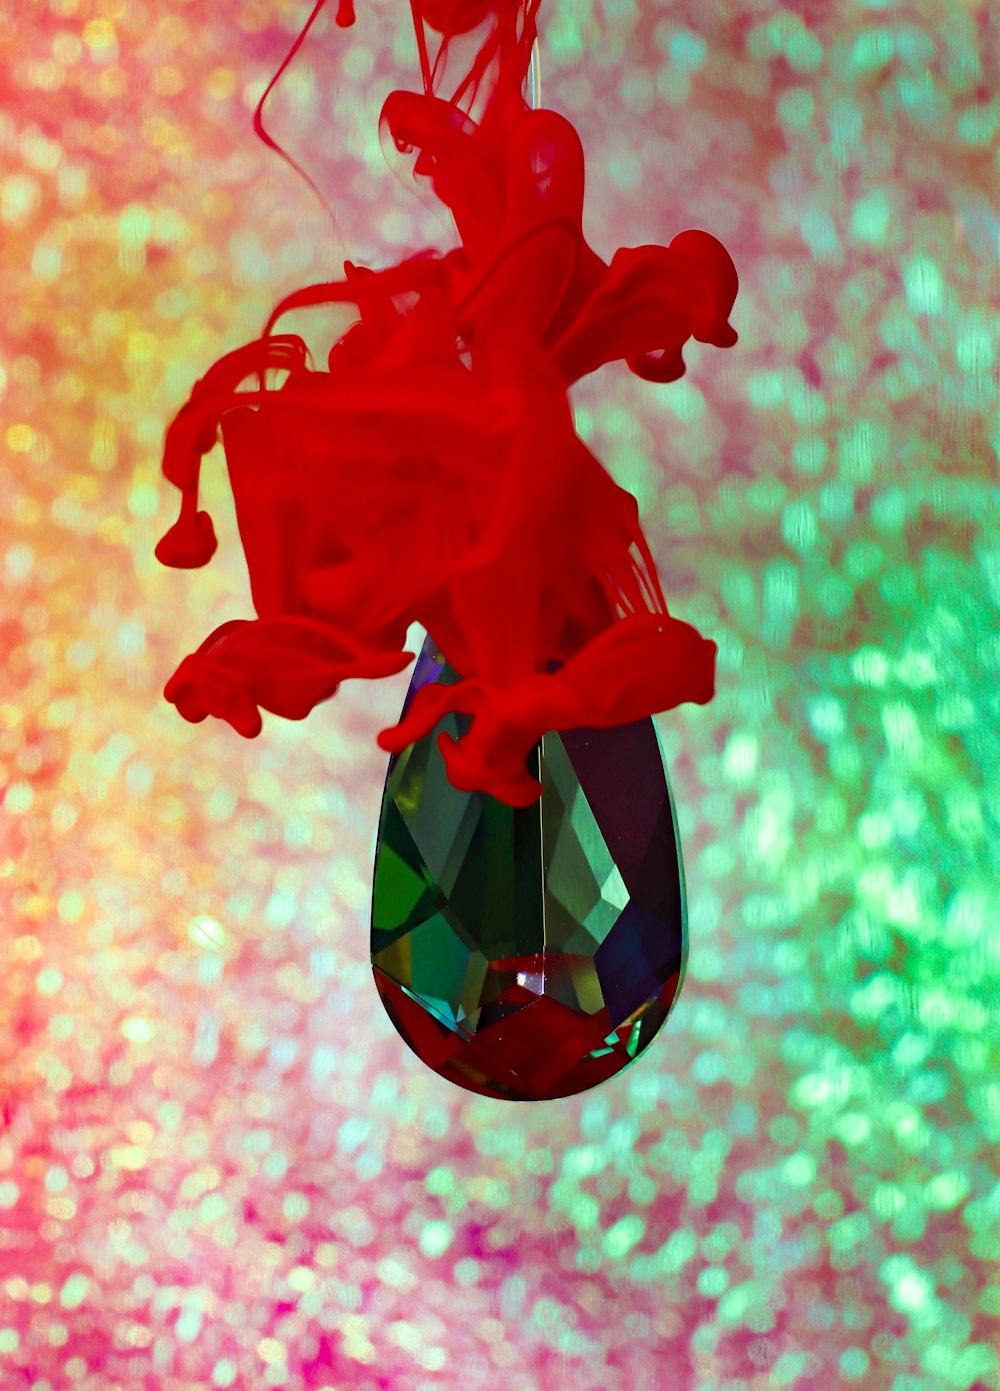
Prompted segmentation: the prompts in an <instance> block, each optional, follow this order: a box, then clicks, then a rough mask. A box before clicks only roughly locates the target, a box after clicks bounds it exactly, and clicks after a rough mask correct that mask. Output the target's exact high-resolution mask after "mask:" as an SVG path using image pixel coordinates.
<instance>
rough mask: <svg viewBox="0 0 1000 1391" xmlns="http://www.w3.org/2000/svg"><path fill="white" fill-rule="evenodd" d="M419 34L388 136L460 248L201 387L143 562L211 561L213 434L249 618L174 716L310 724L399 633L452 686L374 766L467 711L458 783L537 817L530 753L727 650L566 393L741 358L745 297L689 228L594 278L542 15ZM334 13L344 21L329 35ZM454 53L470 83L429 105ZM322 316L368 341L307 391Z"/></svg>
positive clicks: (616, 259)
mask: <svg viewBox="0 0 1000 1391" xmlns="http://www.w3.org/2000/svg"><path fill="white" fill-rule="evenodd" d="M321 8H322V4H318V5H317V6H316V7H315V9H314V11H313V14H312V16H311V17H310V21H309V24H311V23H312V20H313V19H314V18H315V17H316V15H317V14H318V13H319V11H320V9H321ZM413 11H414V17H415V20H416V27H417V37H418V47H419V54H420V61H421V69H422V73H423V77H424V90H423V91H422V92H419V93H414V92H393V93H392V94H391V95H390V96H389V98H388V100H387V101H386V103H385V106H384V108H383V113H382V128H383V132H384V134H385V135H386V137H387V140H388V141H390V142H391V143H392V144H393V145H394V146H395V148H396V150H397V151H399V152H401V153H405V154H409V155H412V156H414V163H413V173H414V177H415V178H419V179H421V180H423V181H426V183H427V184H428V185H429V186H430V188H431V190H432V191H433V193H434V195H435V196H436V198H438V199H439V200H440V201H441V202H442V203H443V204H444V205H445V206H446V207H448V208H449V209H450V211H451V213H452V215H453V217H454V221H455V225H456V228H457V231H458V234H459V237H460V245H459V246H458V247H457V248H455V249H454V250H452V251H449V252H448V253H447V254H444V255H442V254H439V253H437V252H433V251H427V252H425V253H421V254H420V255H417V256H412V257H409V258H408V259H406V260H404V261H402V262H401V263H400V264H398V265H396V266H392V267H390V268H388V269H386V270H380V271H374V270H369V269H366V268H363V267H358V266H355V265H353V264H352V263H351V262H347V263H346V264H345V267H344V278H343V279H342V280H338V281H333V282H330V283H327V284H322V285H313V286H309V287H307V288H305V289H303V290H301V291H298V292H297V293H295V294H292V295H290V296H289V297H288V298H286V299H285V300H283V301H282V302H281V303H280V304H279V305H278V306H277V308H276V309H275V311H274V313H273V314H272V316H271V319H270V320H269V322H268V324H267V326H266V328H265V331H264V335H263V336H262V337H261V338H260V339H259V340H257V341H256V342H254V343H250V344H248V345H246V346H245V347H243V348H240V349H238V350H237V351H236V352H233V353H229V354H228V355H227V356H226V357H224V358H223V359H222V360H221V361H220V362H218V363H216V364H215V366H214V367H212V368H211V369H210V370H209V371H208V372H207V373H206V375H205V377H204V378H203V379H202V380H201V381H200V382H198V383H197V384H196V386H195V388H194V390H193V392H192V393H191V397H190V400H189V401H188V402H187V404H186V405H185V406H184V407H183V409H182V410H181V411H180V413H179V414H178V416H177V417H176V419H175V420H174V422H173V423H172V425H171V426H170V428H169V430H168V432H167V438H166V445H165V451H164V460H163V470H164V473H165V475H166V477H167V478H168V479H169V480H170V481H171V482H172V483H173V484H175V485H176V487H177V488H178V489H179V490H180V492H181V498H182V500H181V509H180V516H179V518H178V521H177V522H176V523H175V524H174V526H173V527H171V529H170V530H169V531H168V532H167V534H166V535H165V536H164V537H163V538H162V540H161V541H160V543H159V545H158V546H157V552H156V553H157V556H158V557H159V559H160V560H161V561H163V562H164V564H167V565H172V566H179V567H192V566H199V565H203V564H205V563H206V562H207V561H208V560H209V559H210V557H211V555H212V553H213V552H214V550H215V546H216V541H215V535H214V531H213V528H212V523H211V520H210V518H209V516H208V514H207V513H206V512H204V511H200V510H199V508H198V478H199V469H200V464H201V459H202V457H203V456H204V455H205V454H207V453H208V452H209V451H210V450H211V449H212V447H213V446H214V444H215V443H216V440H217V436H218V433H219V430H220V427H221V432H222V439H223V443H224V445H225V449H226V457H227V461H228V465H229V473H230V480H231V483H232V487H233V492H234V496H235V500H236V510H237V516H238V521H239V527H240V535H241V538H242V541H243V546H244V550H245V552H246V557H247V563H248V566H249V571H250V580H251V587H252V593H253V600H254V605H255V607H256V610H257V615H258V617H257V618H256V619H254V620H248V621H238V622H233V623H227V624H224V625H223V626H222V627H221V628H219V629H217V630H216V631H215V632H214V633H212V634H211V636H210V637H209V638H208V639H207V640H206V641H205V642H204V643H203V644H202V645H201V647H200V648H198V650H197V651H196V652H195V653H193V654H192V655H190V656H188V657H186V658H185V659H184V661H183V662H182V663H181V666H180V668H179V669H178V671H177V673H176V674H175V675H174V677H172V678H171V680H170V682H168V684H167V687H166V695H167V698H168V699H169V700H171V701H173V702H174V703H175V704H176V705H177V707H178V709H179V710H180V712H181V714H182V715H184V716H185V718H187V719H191V720H198V719H203V718H205V716H206V715H208V714H212V715H216V716H218V717H220V718H222V719H225V720H228V721H229V722H230V723H231V724H232V725H233V727H234V728H235V729H237V730H238V731H239V732H240V733H241V734H244V735H247V736H249V737H252V736H253V735H255V734H257V733H258V732H259V730H260V728H261V718H260V710H261V709H264V710H270V711H272V712H274V713H276V714H279V715H283V716H284V717H286V718H289V719H301V718H303V717H304V716H305V715H306V714H307V713H308V712H309V711H310V710H311V709H312V708H313V707H314V706H315V705H316V704H317V703H318V702H320V701H322V700H326V699H328V698H329V697H330V696H331V695H333V694H334V692H335V691H336V690H337V688H338V686H339V684H340V682H341V681H344V680H346V679H348V678H352V677H366V678H367V677H378V676H383V675H387V674H389V673H391V672H395V671H398V670H400V669H401V668H402V667H403V666H405V665H406V664H407V663H408V662H409V661H410V660H411V655H412V654H410V653H408V652H406V651H405V648H404V643H405V635H406V631H407V629H408V627H409V625H410V624H411V623H413V622H414V621H416V622H419V623H421V624H422V625H423V626H424V627H425V628H426V629H427V630H428V631H429V632H431V633H432V634H433V635H434V638H435V640H436V642H437V643H438V645H439V646H440V648H441V650H442V651H443V652H444V653H445V655H446V657H447V658H448V660H449V662H450V663H451V665H452V666H453V667H454V668H455V669H456V670H458V671H460V672H461V673H462V674H463V677H464V678H465V679H464V680H463V681H461V682H460V683H458V684H457V685H455V686H451V687H448V688H447V689H442V688H437V687H433V688H428V689H427V691H426V692H421V693H420V695H419V696H418V697H417V699H416V700H415V701H414V702H413V704H412V706H411V708H410V710H409V711H408V713H407V716H406V719H405V720H403V721H402V722H401V723H400V724H399V725H397V726H396V727H394V728H393V729H390V730H386V731H383V733H382V735H381V736H380V743H381V744H382V746H383V747H384V748H386V749H399V748H401V747H403V746H405V744H406V743H408V742H410V741H411V740H413V739H415V738H417V737H419V736H420V735H421V734H423V733H425V732H426V731H427V730H429V729H431V728H433V726H434V725H435V723H436V722H437V720H438V718H439V717H440V715H441V713H442V709H443V708H444V707H443V706H442V702H445V704H446V706H447V708H449V709H458V710H461V711H463V712H464V713H466V714H468V715H469V716H471V725H470V728H469V731H468V733H467V734H465V735H464V737H463V738H461V739H459V740H458V741H457V742H456V743H454V744H452V743H449V744H448V745H447V747H446V748H445V749H444V750H443V751H444V754H445V757H446V759H447V764H448V773H449V776H450V777H451V779H452V781H453V782H454V783H455V785H456V786H458V787H461V788H464V789H478V790H482V791H485V792H488V793H491V794H492V795H494V796H496V797H498V798H500V799H502V800H504V801H507V802H509V803H511V804H512V805H526V804H528V803H530V802H532V801H535V800H537V798H538V796H539V795H540V791H541V789H540V785H539V784H538V783H537V782H536V781H535V780H534V779H532V778H531V777H530V776H529V775H528V774H527V773H526V771H525V757H526V755H527V753H528V752H529V750H530V749H531V748H533V746H534V745H535V743H536V742H537V740H538V739H539V737H540V736H541V735H542V734H543V733H545V732H546V731H548V730H550V729H569V728H576V727H580V726H584V725H589V726H608V725H613V724H618V723H623V722H626V721H631V720H635V719H638V718H641V717H644V716H646V715H649V714H653V713H655V712H657V711H662V710H665V709H668V708H671V707H672V706H674V705H676V704H678V703H679V702H681V701H686V700H693V701H696V702H699V703H703V702H705V701H707V700H709V699H710V698H711V696H712V692H713V687H714V660H715V644H714V643H712V642H709V641H707V640H705V639H704V638H702V637H701V636H700V635H699V634H698V633H697V632H696V631H695V630H694V629H693V628H691V627H689V626H688V625H687V624H684V623H681V622H679V621H678V620H676V619H674V618H672V617H671V616H670V615H669V614H668V612H667V607H666V604H665V602H664V599H663V594H662V592H661V589H660V584H659V580H658V578H657V574H656V567H655V564H654V562H653V558H652V556H651V554H650V552H649V548H648V545H647V543H646V540H645V537H644V536H643V533H642V530H641V528H640V525H639V517H638V508H637V505H636V502H635V499H634V498H633V497H632V496H631V495H630V494H629V493H627V492H626V491H625V490H624V489H622V488H620V487H619V486H618V485H617V484H616V483H615V482H614V481H613V479H612V478H611V477H610V475H609V474H608V473H607V471H606V470H605V469H604V467H603V466H602V464H601V463H600V462H599V460H598V459H597V458H595V456H594V455H593V454H592V453H591V452H590V451H589V450H588V449H587V447H586V445H585V444H584V443H583V441H582V440H581V439H580V437H579V436H578V435H577V433H576V430H575V428H574V424H573V416H572V412H571V409H570V405H569V401H568V397H567V388H568V387H569V386H570V385H571V384H572V383H573V382H574V381H576V380H577V379H578V378H579V377H581V376H582V375H584V374H585V373H588V372H591V371H594V370H595V369H596V368H597V367H599V366H601V365H602V364H603V363H605V362H610V361H612V360H615V359H625V361H626V362H627V363H628V365H629V367H630V368H631V369H632V371H634V372H636V373H637V374H638V375H639V376H641V377H644V378H646V379H647V380H651V381H657V382H669V381H673V380H676V379H677V378H678V377H680V376H681V375H682V373H683V371H684V362H683V358H682V356H681V351H682V348H683V346H684V344H685V343H686V342H687V341H688V339H690V338H692V337H693V338H695V339H697V340H698V341H700V342H703V343H712V344H715V345H717V346H719V347H728V346H730V345H731V344H732V343H734V342H735V341H736V334H735V332H734V331H733V329H732V328H731V326H730V325H729V322H728V315H729V312H730V310H731V308H732V305H733V302H734V299H735V296H736V291H737V277H736V272H735V269H734V267H733V263H732V261H731V260H730V258H729V255H728V253H727V252H726V250H725V248H724V247H723V246H722V245H721V243H720V242H718V241H716V240H715V238H714V237H712V236H710V235H709V234H708V233H707V232H701V231H688V232H682V233H681V234H680V235H679V236H677V237H675V238H674V239H673V241H672V242H671V243H670V245H669V246H668V247H663V246H643V247H634V248H625V249H622V250H619V251H617V252H616V253H615V255H614V256H613V258H612V260H611V262H610V264H606V263H605V262H604V261H603V260H601V258H600V257H599V256H598V255H597V254H596V253H595V252H594V251H593V250H592V249H591V247H590V246H589V245H588V244H587V242H586V240H585V239H584V236H583V231H582V225H581V219H582V213H583V192H584V158H583V150H582V147H581V144H580V140H579V137H578V136H577V133H576V131H575V130H574V128H573V126H572V125H571V124H570V122H569V121H567V120H566V119H565V118H564V117H562V116H559V115H557V114H556V113H555V112H552V111H545V110H540V111H532V110H530V109H529V108H528V106H527V105H526V103H525V100H524V97H523V90H524V86H525V81H526V77H527V71H528V65H529V61H530V56H531V50H532V45H533V43H534V38H535V19H536V15H537V11H538V0H413ZM352 17H353V12H352V10H351V7H350V6H349V5H348V4H346V3H342V4H341V8H340V10H339V12H338V22H340V23H342V24H349V23H350V22H351V20H352ZM425 23H426V26H427V27H426V28H425ZM308 27H309V26H308V25H307V26H306V28H307V29H308ZM427 28H429V29H430V30H431V31H432V32H431V37H432V38H433V35H434V34H437V35H438V36H440V37H439V39H438V52H437V53H436V54H435V55H434V56H433V57H432V56H431V54H430V52H429V51H428V33H427ZM472 31H475V34H473V32H472ZM304 32H305V31H304ZM300 39H301V36H300ZM455 40H460V41H461V44H462V46H463V47H462V52H463V53H467V54H471V58H470V61H469V66H468V68H467V70H466V71H465V73H464V75H463V76H462V77H461V80H460V81H459V82H458V84H457V86H456V87H455V89H454V91H453V92H452V94H451V96H450V97H447V98H446V97H444V96H443V95H442V94H441V90H440V84H441V82H442V80H443V77H442V75H443V74H444V72H445V71H446V67H447V63H446V59H447V57H448V52H449V48H450V46H451V44H452V42H453V41H455ZM297 46H298V44H296V46H295V47H296V48H297ZM294 52H295V48H293V50H292V53H291V54H290V55H289V58H291V57H292V56H293V54H294ZM287 61H288V60H286V63H287ZM284 66H285V65H283V66H282V70H283V68H284ZM452 67H454V63H452ZM269 90H270V89H269ZM472 113H474V116H473V114H472ZM257 125H258V129H261V127H260V122H259V111H258V121H257ZM333 303H341V304H349V305H351V306H354V307H356V310H357V314H358V319H357V322H356V323H355V324H354V325H353V326H352V327H351V328H350V329H349V330H348V331H347V333H346V334H344V336H343V337H342V338H341V339H340V341H339V342H338V343H337V344H336V345H335V347H334V348H333V350H332V351H331V353H330V356H329V360H328V363H327V368H326V370H316V369H315V368H314V366H313V365H312V364H311V362H310V359H309V355H308V352H307V349H306V346H305V343H304V342H303V341H302V339H301V338H299V337H297V336H295V335H291V334H277V333H275V332H274V328H275V325H276V323H277V321H278V319H279V318H280V317H281V316H282V315H283V314H285V313H286V312H288V311H289V310H291V309H301V308H304V307H307V306H311V305H320V304H333ZM278 378H283V380H280V381H279V380H278Z"/></svg>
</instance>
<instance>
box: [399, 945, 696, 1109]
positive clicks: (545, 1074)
mask: <svg viewBox="0 0 1000 1391" xmlns="http://www.w3.org/2000/svg"><path fill="white" fill-rule="evenodd" d="M678 981H679V975H677V974H675V975H673V976H671V978H670V980H668V981H667V982H666V984H665V985H664V986H663V988H662V989H661V990H660V992H659V994H658V995H657V998H656V1000H655V1001H654V1002H652V1003H651V1004H650V1005H649V1006H648V1007H647V1010H646V1014H645V1023H646V1027H647V1028H648V1029H649V1031H650V1032H651V1033H653V1034H655V1033H656V1030H657V1029H658V1027H659V1025H660V1023H661V1022H662V1020H663V1019H664V1018H665V1017H666V1015H667V1014H668V1013H669V1011H670V1006H671V1004H672V1003H673V999H674V995H675V994H676V992H677V985H678ZM375 983H376V985H377V986H378V992H379V995H380V996H381V999H382V1003H383V1004H384V1005H385V1008H386V1013H387V1014H388V1015H389V1018H390V1019H391V1020H392V1022H393V1024H394V1025H395V1027H396V1029H397V1031H398V1032H399V1034H400V1035H401V1036H402V1038H403V1039H404V1040H405V1041H406V1043H407V1044H408V1045H409V1046H410V1048H411V1049H412V1050H413V1052H414V1053H416V1055H417V1057H418V1058H419V1059H420V1060H421V1062H424V1063H426V1064H427V1066H428V1067H430V1068H432V1069H433V1070H434V1071H435V1072H437V1073H440V1075H441V1076H442V1077H445V1078H447V1080H448V1081H449V1082H454V1083H455V1084H456V1085H457V1086H460V1087H464V1088H465V1089H466V1091H473V1092H480V1093H481V1094H482V1095H483V1096H493V1097H496V1098H498V1099H499V1100H503V1101H552V1100H555V1099H556V1098H558V1097H563V1096H575V1095H576V1093H577V1092H583V1091H588V1090H589V1089H590V1088H591V1087H596V1086H598V1085H599V1084H600V1083H601V1082H606V1081H607V1080H608V1078H610V1077H614V1076H615V1074H616V1073H618V1072H621V1070H622V1069H623V1068H625V1067H627V1066H628V1065H629V1063H630V1062H631V1061H632V1055H631V1054H630V1053H629V1049H628V1041H629V1036H630V1034H631V1031H632V1027H631V1025H623V1026H622V1027H621V1028H620V1029H618V1030H616V1032H615V1033H614V1034H612V1035H608V1036H607V1037H606V1035H607V1031H608V1020H607V1011H606V1010H602V1011H600V1013H599V1014H596V1015H585V1014H580V1013H579V1012H578V1011H576V1010H573V1009H570V1008H569V1007H568V1006H567V1005H564V1004H561V1003H560V1002H559V1001H558V1000H554V999H553V998H552V997H551V996H550V995H540V996H534V995H532V994H531V993H530V992H529V991H527V990H521V991H520V995H521V997H523V998H520V999H518V1000H516V1001H515V1000H511V1001H510V1002H509V1003H510V1004H511V1006H512V1008H511V1012H510V1013H508V1014H505V1015H504V1016H503V1017H502V1018H500V1019H498V1020H497V1022H496V1023H493V1024H490V1025H489V1026H487V1027H485V1028H484V1027H482V1026H480V1027H479V1028H478V1029H477V1031H476V1033H475V1034H474V1035H469V1034H467V1033H464V1032H463V1031H462V1030H461V1029H455V1028H453V1027H451V1026H449V1025H447V1024H445V1023H444V1022H443V1021H442V1020H440V1019H438V1018H437V1017H436V1016H435V1015H434V1014H433V1013H431V1012H430V1011H429V1010H428V1009H427V1007H426V1006H425V1005H424V1004H422V1003H421V1001H420V1000H418V999H416V998H415V997H414V996H413V995H411V994H409V993H408V992H407V991H406V990H403V989H402V987H401V986H399V985H398V984H397V983H396V981H394V980H392V978H391V977H390V976H387V975H386V974H385V972H384V971H380V970H379V969H378V968H377V967H376V969H375Z"/></svg>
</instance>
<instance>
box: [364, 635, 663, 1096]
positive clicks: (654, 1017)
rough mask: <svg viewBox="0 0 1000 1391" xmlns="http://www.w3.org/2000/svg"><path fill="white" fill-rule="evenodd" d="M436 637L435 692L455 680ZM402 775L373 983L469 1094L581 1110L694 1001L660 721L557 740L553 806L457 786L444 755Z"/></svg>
mask: <svg viewBox="0 0 1000 1391" xmlns="http://www.w3.org/2000/svg"><path fill="white" fill-rule="evenodd" d="M455 679H456V677H455V674H454V672H453V671H452V670H451V669H450V668H449V667H448V666H447V664H446V663H445V661H444V659H443V657H442V656H441V654H440V653H439V652H438V650H437V648H436V647H435V645H434V643H433V642H432V641H431V640H430V639H429V638H428V640H427V641H426V642H425V644H424V646H423V650H422V651H421V653H420V656H419V657H418V659H417V663H416V668H415V671H414V675H413V680H412V681H411V683H410V689H409V692H408V694H407V699H406V705H404V710H405V709H406V708H407V707H408V705H409V703H410V701H411V700H412V699H413V696H414V695H415V693H416V692H417V691H418V690H419V689H420V687H421V686H424V685H426V684H427V683H428V682H431V681H454V680H455ZM465 718H466V717H464V716H461V715H457V716H456V715H449V716H446V717H445V718H444V719H443V720H442V721H441V723H440V724H439V725H438V727H437V729H436V730H434V731H433V732H432V733H431V734H429V735H427V736H426V737H425V738H423V739H421V740H419V741H418V742H417V743H415V744H413V745H411V746H410V747H409V748H408V749H406V750H404V752H403V753H402V754H399V755H398V756H396V757H395V758H393V760H392V761H391V762H390V764H389V773H388V777H387V779H386V785H385V792H384V795H383V799H382V813H381V819H380V822H379V833H378V848H377V851H376V859H375V883H374V894H373V903H372V944H371V951H372V969H373V971H374V973H375V982H376V985H377V986H378V991H379V994H380V996H381V997H382V1003H383V1004H384V1005H385V1008H386V1010H387V1011H388V1014H389V1017H390V1019H391V1020H392V1022H393V1024H394V1025H395V1026H396V1028H397V1029H398V1031H399V1033H400V1034H401V1035H402V1037H403V1038H404V1039H405V1040H406V1042H407V1043H408V1044H409V1046H410V1047H411V1048H412V1049H413V1051H414V1053H416V1054H417V1056H418V1057H419V1058H420V1059H421V1060H422V1061H423V1062H425V1063H426V1064H427V1065H428V1067H431V1068H433V1069H434V1071H435V1072H438V1073H440V1074H441V1076H442V1077H446V1078H447V1079H448V1080H449V1081H450V1082H454V1083H456V1084H457V1085H458V1086H460V1087H465V1088H467V1089H468V1090H469V1091H473V1092H481V1093H483V1094H484V1095H486V1096H493V1097H500V1098H503V1099H505V1100H508V1101H542V1100H547V1099H551V1098H553V1097H560V1096H571V1095H572V1094H573V1093H575V1092H581V1091H586V1090H587V1089H588V1088H589V1087H594V1086H597V1085H598V1083H600V1082H604V1081H606V1080H607V1079H608V1078H609V1077H613V1076H614V1075H615V1074H616V1073H618V1072H621V1071H622V1069H623V1068H626V1067H628V1066H629V1064H630V1063H632V1062H634V1061H635V1059H636V1058H637V1057H638V1056H639V1054H640V1053H641V1052H643V1050H644V1049H646V1048H648V1046H649V1044H650V1043H651V1042H652V1041H653V1039H654V1038H655V1037H656V1035H657V1033H658V1032H659V1030H660V1028H661V1027H662V1026H663V1024H664V1022H665V1020H666V1018H667V1015H668V1014H669V1013H670V1010H671V1007H672V1006H673V1003H674V1000H675V999H676V997H677V994H678V992H679V990H680V986H681V981H682V980H683V976H684V967H685V963H686V957H687V931H686V913H685V900H684V875H683V869H682V865H681V856H680V844H679V841H678V838H677V831H676V823H675V819H674V814H673V806H672V801H671V796H670V789H669V787H668V784H667V779H666V774H665V771H664V765H663V757H662V753H661V750H660V746H659V741H658V739H657V736H656V730H655V728H654V725H653V722H652V720H641V721H639V722H638V723H636V724H630V725H621V726H617V727H615V728H613V729H591V730H585V729H578V730H572V731H570V732H565V733H561V734H547V735H546V736H545V737H544V739H543V740H542V741H541V743H540V744H539V746H538V748H537V750H536V754H535V756H536V757H537V759H538V777H539V778H540V780H541V782H542V785H543V788H544V790H543V793H542V798H541V801H540V802H539V803H537V804H536V805H535V806H532V807H526V808H514V807H509V806H507V805H505V804H504V803H502V802H499V801H497V800H495V799H494V798H492V797H488V796H486V795H484V794H482V793H467V792H460V791H458V790H457V789H456V788H454V787H453V786H452V785H451V783H450V782H449V781H448V778H447V775H446V773H445V767H444V760H443V759H442V757H441V754H440V752H439V751H438V748H437V737H438V734H439V733H440V731H441V730H447V731H448V732H449V733H450V734H452V735H454V736H457V735H459V734H461V733H463V732H464V730H465V728H466V727H467V724H466V723H465Z"/></svg>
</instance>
